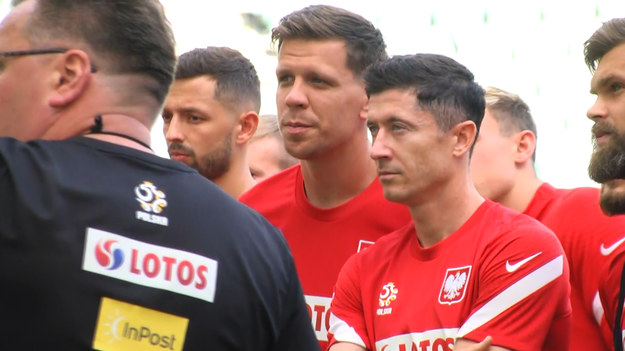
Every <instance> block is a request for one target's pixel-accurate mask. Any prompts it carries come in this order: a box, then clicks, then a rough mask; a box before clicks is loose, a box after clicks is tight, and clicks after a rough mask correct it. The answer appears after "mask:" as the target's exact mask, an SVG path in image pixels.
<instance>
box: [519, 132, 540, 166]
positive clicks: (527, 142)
mask: <svg viewBox="0 0 625 351" xmlns="http://www.w3.org/2000/svg"><path fill="white" fill-rule="evenodd" d="M515 142H516V152H515V156H514V162H515V163H525V162H527V161H528V160H530V159H531V158H532V155H533V154H534V150H536V135H534V133H532V131H530V130H527V129H525V130H523V131H520V132H518V133H517V135H516V139H515Z"/></svg>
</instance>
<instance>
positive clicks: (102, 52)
mask: <svg viewBox="0 0 625 351" xmlns="http://www.w3.org/2000/svg"><path fill="white" fill-rule="evenodd" d="M32 1H36V8H35V11H34V13H33V15H32V16H31V17H30V19H29V21H28V23H27V25H26V33H25V35H26V37H27V38H28V40H29V42H30V43H31V45H32V46H33V47H45V46H46V45H49V43H50V42H54V43H60V44H62V45H67V46H68V47H67V48H68V49H82V50H84V51H85V52H86V53H87V54H88V55H89V57H90V59H91V61H92V64H93V65H94V66H95V67H97V71H98V72H101V74H108V75H126V74H128V75H139V76H141V77H145V78H148V79H145V82H144V84H143V85H142V88H144V89H145V92H146V93H147V94H150V95H151V96H153V97H154V98H155V99H156V100H157V102H158V104H159V105H160V104H162V103H163V101H164V99H165V96H166V95H167V92H168V91H169V86H170V85H171V82H172V80H173V76H174V70H175V64H176V54H175V40H174V35H173V32H172V29H171V27H170V25H169V22H168V21H167V19H166V18H165V15H164V12H163V7H162V5H161V4H160V2H158V1H157V0H133V1H128V0H106V1H102V0H80V1H76V0H32ZM21 2H23V1H19V0H18V1H16V0H14V1H13V4H14V5H17V4H19V3H21Z"/></svg>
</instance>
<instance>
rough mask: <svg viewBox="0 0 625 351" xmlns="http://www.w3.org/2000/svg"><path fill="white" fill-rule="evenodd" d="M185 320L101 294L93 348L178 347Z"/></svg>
mask: <svg viewBox="0 0 625 351" xmlns="http://www.w3.org/2000/svg"><path fill="white" fill-rule="evenodd" d="M188 324H189V320H188V319H187V318H184V317H179V316H175V315H173V314H168V313H164V312H160V311H156V310H152V309H149V308H145V307H141V306H137V305H133V304H129V303H126V302H121V301H117V300H113V299H109V298H107V297H103V298H102V301H101V302H100V313H99V315H98V321H97V323H96V330H95V335H94V337H93V348H94V349H96V350H102V351H109V350H118V351H154V350H176V351H180V350H182V347H183V346H184V338H185V336H186V334H187V325H188Z"/></svg>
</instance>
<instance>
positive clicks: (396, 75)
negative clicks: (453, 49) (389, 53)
mask: <svg viewBox="0 0 625 351" xmlns="http://www.w3.org/2000/svg"><path fill="white" fill-rule="evenodd" d="M365 84H366V90H367V95H368V96H371V95H375V94H379V93H381V92H383V91H386V90H389V89H409V90H412V91H414V93H415V96H416V102H415V103H416V104H415V106H417V107H419V108H421V109H423V110H424V111H428V112H429V113H431V114H432V115H433V116H434V117H435V119H436V122H437V125H438V127H439V128H440V129H441V131H443V132H447V131H449V130H451V128H452V127H453V126H455V125H456V124H458V123H461V122H463V121H466V120H470V121H473V122H474V123H475V125H476V126H477V129H478V131H479V128H480V125H481V123H482V119H483V118H484V108H485V102H484V89H482V87H480V86H479V85H478V84H477V83H475V81H474V79H473V73H471V72H470V71H469V70H468V69H467V68H466V67H465V66H463V65H461V64H460V63H458V62H456V61H455V60H453V59H451V58H449V57H446V56H442V55H434V54H417V55H401V56H393V57H391V58H390V59H388V60H385V61H382V62H380V63H377V64H374V65H372V66H371V67H369V69H368V70H367V72H366V73H365Z"/></svg>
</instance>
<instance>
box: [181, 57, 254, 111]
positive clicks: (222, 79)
mask: <svg viewBox="0 0 625 351" xmlns="http://www.w3.org/2000/svg"><path fill="white" fill-rule="evenodd" d="M203 75H207V76H210V78H211V79H214V80H215V82H216V89H215V99H217V100H219V101H220V102H222V103H223V104H224V105H225V106H228V107H230V108H246V109H250V110H254V111H255V112H256V113H258V112H259V111H260V80H259V78H258V75H257V73H256V69H255V68H254V65H253V64H252V62H250V60H248V59H247V58H246V57H244V56H243V55H242V54H241V53H240V52H239V51H237V50H234V49H231V48H227V47H214V46H209V47H207V48H205V49H194V50H192V51H189V52H187V53H184V54H182V55H181V56H180V58H179V59H178V66H177V68H176V80H178V79H186V78H195V77H198V76H203Z"/></svg>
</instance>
